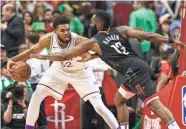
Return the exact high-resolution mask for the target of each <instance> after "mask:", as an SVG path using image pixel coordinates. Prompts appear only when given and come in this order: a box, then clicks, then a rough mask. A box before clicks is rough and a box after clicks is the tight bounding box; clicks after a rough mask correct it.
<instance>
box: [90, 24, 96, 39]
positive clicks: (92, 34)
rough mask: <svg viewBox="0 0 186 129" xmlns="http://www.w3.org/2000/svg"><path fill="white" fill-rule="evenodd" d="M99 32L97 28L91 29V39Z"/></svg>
mask: <svg viewBox="0 0 186 129" xmlns="http://www.w3.org/2000/svg"><path fill="white" fill-rule="evenodd" d="M97 32H98V29H97V28H96V26H93V27H90V37H91V38H92V37H93V36H94V35H96V34H97Z"/></svg>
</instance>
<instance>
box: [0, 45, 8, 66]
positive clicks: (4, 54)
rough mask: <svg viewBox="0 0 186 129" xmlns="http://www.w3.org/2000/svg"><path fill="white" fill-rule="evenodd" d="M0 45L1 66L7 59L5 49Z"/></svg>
mask: <svg viewBox="0 0 186 129" xmlns="http://www.w3.org/2000/svg"><path fill="white" fill-rule="evenodd" d="M0 45H1V55H0V57H1V64H3V63H4V62H6V61H7V60H8V57H7V52H6V49H5V46H4V45H3V44H0Z"/></svg>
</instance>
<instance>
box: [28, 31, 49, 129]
mask: <svg viewBox="0 0 186 129" xmlns="http://www.w3.org/2000/svg"><path fill="white" fill-rule="evenodd" d="M39 38H40V37H39V34H38V33H36V32H30V33H29V34H28V36H27V39H28V40H27V44H28V46H29V48H31V47H32V46H33V45H35V44H36V43H38V41H39ZM41 54H44V55H47V54H49V53H48V50H47V49H44V50H43V51H42V52H41ZM27 63H28V64H29V66H30V67H31V76H30V78H29V82H30V84H31V86H32V90H33V91H35V90H36V86H37V84H38V83H39V80H40V79H41V77H42V75H43V73H44V72H45V71H46V70H47V69H48V68H49V66H50V62H49V61H47V60H39V59H35V58H32V59H29V60H27ZM37 124H38V126H39V127H40V128H41V127H42V129H48V127H47V120H46V114H45V104H44V101H43V102H42V103H41V106H40V113H39V118H38V120H37Z"/></svg>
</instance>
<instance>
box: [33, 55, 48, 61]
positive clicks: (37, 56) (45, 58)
mask: <svg viewBox="0 0 186 129" xmlns="http://www.w3.org/2000/svg"><path fill="white" fill-rule="evenodd" d="M30 57H31V58H37V59H40V60H47V56H46V55H40V54H32V55H31V56H30Z"/></svg>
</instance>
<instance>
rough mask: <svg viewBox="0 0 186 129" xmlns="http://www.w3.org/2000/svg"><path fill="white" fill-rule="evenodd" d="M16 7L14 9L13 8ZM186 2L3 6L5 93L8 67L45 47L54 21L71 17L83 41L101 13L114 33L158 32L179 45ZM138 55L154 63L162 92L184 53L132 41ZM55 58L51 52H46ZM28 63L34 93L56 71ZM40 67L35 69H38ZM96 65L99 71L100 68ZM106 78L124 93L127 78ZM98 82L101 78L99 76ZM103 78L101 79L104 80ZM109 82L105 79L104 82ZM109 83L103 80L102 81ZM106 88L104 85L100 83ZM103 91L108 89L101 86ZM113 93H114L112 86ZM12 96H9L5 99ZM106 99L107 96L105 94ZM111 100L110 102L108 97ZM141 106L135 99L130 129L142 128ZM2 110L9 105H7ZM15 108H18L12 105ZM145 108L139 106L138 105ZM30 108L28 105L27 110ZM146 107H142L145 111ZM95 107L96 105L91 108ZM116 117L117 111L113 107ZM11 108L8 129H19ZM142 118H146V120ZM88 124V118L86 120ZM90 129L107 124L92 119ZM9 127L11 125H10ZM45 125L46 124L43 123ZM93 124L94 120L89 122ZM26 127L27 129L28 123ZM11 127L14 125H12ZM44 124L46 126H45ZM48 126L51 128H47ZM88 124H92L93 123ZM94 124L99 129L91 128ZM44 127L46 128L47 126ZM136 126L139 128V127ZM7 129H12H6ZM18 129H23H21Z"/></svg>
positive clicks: (16, 0)
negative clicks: (20, 55)
mask: <svg viewBox="0 0 186 129" xmlns="http://www.w3.org/2000/svg"><path fill="white" fill-rule="evenodd" d="M8 3H11V4H12V5H13V6H7V4H8ZM180 6H181V1H176V0H173V1H164V0H154V1H146V2H144V1H78V0H76V1H39V0H27V1H22V0H1V28H0V29H1V56H0V57H1V87H0V89H1V92H3V91H4V89H5V91H6V89H7V87H9V86H10V85H13V84H14V80H13V79H11V77H10V76H9V74H8V72H7V70H6V62H7V59H8V58H11V57H13V56H15V55H17V54H18V53H21V52H23V51H25V50H27V49H29V48H30V47H32V46H33V45H34V44H36V43H37V42H38V41H39V38H40V37H42V36H43V35H44V34H46V33H49V32H52V31H53V28H52V21H53V20H54V19H55V18H56V17H57V16H60V15H62V14H63V15H66V16H67V17H68V18H69V19H70V20H71V22H70V29H71V31H72V32H75V33H77V34H79V35H82V36H85V37H88V38H91V37H92V35H91V33H90V32H91V28H90V27H89V25H90V22H91V17H92V15H93V14H94V13H95V12H96V10H98V9H103V10H106V11H107V12H108V13H109V14H110V15H111V17H112V21H113V22H112V27H116V26H120V25H128V26H131V27H134V28H135V29H138V30H141V31H147V32H156V33H158V34H161V35H163V36H166V37H171V38H173V39H175V40H179V37H180V27H181V23H180V22H181V21H180V19H181V9H180ZM130 43H131V45H132V47H133V49H134V50H135V51H136V52H137V53H138V54H139V56H141V57H142V58H143V59H144V60H146V61H147V62H148V63H149V66H150V68H151V70H152V79H153V80H154V83H156V84H157V92H160V91H161V90H162V88H163V87H164V86H165V85H166V84H167V83H169V82H171V80H172V79H174V77H175V76H176V75H177V72H178V67H179V66H178V57H179V53H178V51H177V50H175V49H174V48H173V46H171V45H170V44H167V43H164V44H158V43H151V42H148V41H138V40H136V39H130ZM43 53H44V54H49V53H50V52H49V51H48V50H44V51H43ZM27 63H28V64H29V65H30V66H31V68H32V75H31V78H30V79H29V80H28V81H27V82H25V83H23V84H22V85H24V86H26V87H27V88H28V92H30V93H32V91H34V90H35V89H34V87H36V85H37V83H38V82H39V79H40V78H41V77H42V75H43V73H44V72H45V71H46V70H47V68H48V67H49V66H50V64H51V62H49V61H38V60H34V59H33V60H29V61H27ZM33 64H34V65H33ZM36 64H37V65H36ZM96 65H99V63H97V64H96ZM102 75H108V76H110V77H111V78H112V79H113V80H114V81H115V83H116V86H117V87H119V86H120V85H121V83H122V80H123V79H122V76H121V75H120V74H119V73H117V72H116V71H114V70H111V69H109V70H107V69H104V68H103V72H102ZM95 76H99V75H98V74H95ZM98 78H99V77H98ZM103 78H104V77H103ZM102 81H103V79H102ZM100 84H101V85H102V82H101V83H100ZM100 87H102V86H100ZM108 87H111V86H110V85H108ZM24 95H25V96H24V97H23V98H22V99H23V101H21V102H19V103H18V104H19V105H23V106H25V103H24V101H26V102H27V101H28V102H29V98H30V95H31V94H29V93H27V94H24ZM5 96H6V95H5ZM103 96H104V91H103ZM105 99H107V97H105ZM136 101H138V100H137V99H136V98H133V99H132V100H131V101H129V103H128V106H129V110H130V113H131V114H130V119H131V120H130V124H131V126H130V128H133V127H134V128H136V129H137V128H140V125H138V127H137V124H136V123H137V122H138V121H137V120H139V119H138V118H140V117H139V112H138V111H139V109H140V108H139V107H141V105H143V104H138V105H136V104H134V103H136ZM1 103H2V105H3V103H5V102H3V101H2V102H1ZM7 103H9V104H10V103H12V102H9V101H8V102H7ZM138 103H139V102H138ZM26 105H27V104H26ZM139 105H140V106H139ZM3 106H4V105H3ZM89 106H90V105H89ZM110 107H111V108H110V109H111V110H112V111H113V112H115V109H114V106H113V105H111V106H110ZM6 108H7V104H5V106H4V107H3V108H2V109H3V110H2V111H1V112H2V119H1V120H2V123H4V124H2V127H3V126H7V127H12V128H13V129H15V127H14V126H15V125H16V124H15V122H6V120H7V119H5V117H4V116H3V115H4V114H6V113H5V112H6ZM140 115H142V114H140ZM85 118H87V117H85ZM90 119H91V120H90V123H89V127H88V128H86V127H84V129H93V128H95V126H97V125H103V124H100V122H103V120H99V119H100V118H97V119H94V120H92V118H90ZM86 120H87V119H85V120H84V121H86ZM4 121H5V122H4ZM42 121H45V120H42ZM87 121H88V120H87ZM19 122H22V124H20V126H19V128H20V129H21V125H24V124H25V123H24V122H25V119H24V120H23V121H19ZM7 123H9V124H10V123H11V124H13V125H11V126H10V125H9V124H7ZM41 123H42V122H41ZM43 123H46V122H43ZM87 123H88V122H87ZM91 124H93V125H94V126H91ZM41 125H42V124H41ZM135 126H136V127H135ZM99 128H100V129H103V128H106V127H96V129H99ZM5 129H6V128H5ZM16 129H18V126H16Z"/></svg>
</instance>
